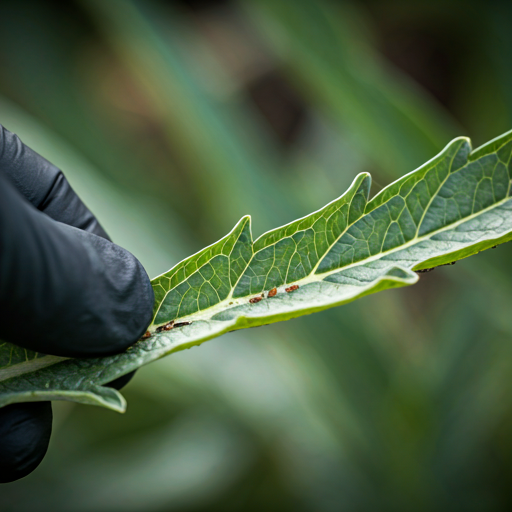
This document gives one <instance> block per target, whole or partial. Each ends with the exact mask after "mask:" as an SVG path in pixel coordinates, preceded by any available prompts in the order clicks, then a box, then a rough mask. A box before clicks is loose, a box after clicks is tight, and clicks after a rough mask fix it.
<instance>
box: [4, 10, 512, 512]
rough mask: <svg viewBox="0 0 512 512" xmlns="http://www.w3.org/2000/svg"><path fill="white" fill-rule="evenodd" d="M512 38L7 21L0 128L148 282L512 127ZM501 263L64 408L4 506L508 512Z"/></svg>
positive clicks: (434, 15) (91, 16) (510, 297)
mask: <svg viewBox="0 0 512 512" xmlns="http://www.w3.org/2000/svg"><path fill="white" fill-rule="evenodd" d="M511 24H512V6H510V5H507V4H505V3H504V2H485V3H484V2H483V1H481V2H468V1H465V2H462V1H456V0H452V1H449V2H443V3H440V2H439V3H438V2H427V1H418V2H404V1H398V0H387V1H385V2H378V1H375V0H366V1H359V2H356V1H352V2H349V1H347V2H341V1H338V2H334V1H331V2H329V1H328V0H323V1H319V0H296V1H293V2H289V1H286V0H261V1H260V0H254V1H251V0H245V1H244V0H240V1H239V2H237V1H234V0H233V1H231V2H213V1H212V2H200V1H198V0H195V1H193V0H188V1H182V2H171V1H168V2H164V1H157V0H155V1H149V0H148V1H139V2H136V1H131V0H109V1H108V2H107V1H101V0H80V1H78V0H73V1H68V2H63V1H57V0H48V1H45V2H41V1H37V0H16V1H15V2H14V1H4V2H1V3H0V122H2V123H3V124H4V125H5V126H6V127H7V128H9V129H11V130H12V131H15V132H17V133H18V134H19V135H20V136H21V137H22V138H23V140H24V141H25V142H26V143H28V144H29V145H31V146H32V147H34V148H35V149H36V150H38V151H39V152H40V153H42V154H43V155H44V156H46V157H47V158H48V159H50V160H51V161H53V162H55V163H56V164H57V165H59V166H61V167H62V168H63V169H64V171H65V172H66V174H67V176H68V177H69V179H70V181H71V183H72V184H73V185H74V187H75V188H76V190H77V191H78V192H79V194H80V195H81V196H82V197H83V198H84V199H85V201H86V203H87V204H88V205H89V206H90V207H91V208H92V209H93V211H94V212H95V213H96V214H97V215H98V217H99V218H100V220H101V221H102V223H103V224H104V225H105V227H106V228H107V230H108V231H109V233H110V234H111V236H112V237H113V238H114V239H115V240H116V241H117V242H118V243H119V244H121V245H123V246H125V247H126V248H128V249H129V250H130V251H132V252H133V253H134V254H135V255H136V256H138V257H139V259H140V260H141V261H142V262H143V264H144V265H145V267H146V269H147V270H148V273H149V274H150V275H151V276H154V275H156V274H158V273H161V272H163V271H165V270H167V269H168V268H169V267H171V266H172V265H173V264H174V263H175V262H176V261H178V260H179V259H181V258H183V257H186V256H188V255H189V254H191V253H193V252H195V251H196V250H199V249H201V248H202V247H204V246H205V245H207V244H210V243H212V242H214V241H215V240H217V239H218V238H220V237H221V236H222V235H224V234H225V233H226V232H228V230H229V229H231V227H232V226H233V224H234V223H235V222H236V221H237V220H238V219H239V218H240V217H241V216H242V215H243V214H247V213H249V214H252V215H253V220H254V229H255V235H259V234H260V233H261V232H263V231H264V230H266V229H269V228H273V227H276V226H278V225H279V224H282V223H284V222H288V221H290V220H292V219H295V218H297V217H298V216H301V215H304V214H307V213H309V212H311V211H313V210H314V209H317V208H319V207H321V206H322V205H324V204H325V203H327V202H328V201H330V200H332V199H334V198H335V197H337V196H338V195H339V194H340V193H341V192H343V191H344V190H345V189H346V187H347V185H348V184H349V183H350V182H351V181H352V179H353V177H354V176H355V175H356V174H357V173H358V172H360V171H370V172H372V174H373V176H374V178H375V180H376V182H377V183H380V184H381V185H384V184H386V183H388V182H389V181H390V180H391V179H393V178H396V177H398V176H400V175H402V174H403V173H405V172H408V171H410V170H412V169H413V168H414V167H415V166H417V165H420V164H421V163H423V162H424V161H425V160H427V159H429V158H430V157H432V156H433V155H434V154H435V153H436V152H437V151H439V150H440V149H441V148H442V147H443V146H444V145H445V144H446V143H447V142H448V141H449V140H450V138H452V137H453V136H457V135H468V136H470V137H472V138H473V142H474V144H475V146H476V145H479V144H481V143H483V142H485V141H487V140H489V139H491V138H493V137H494V136H497V135H499V134H500V133H502V132H504V131H506V130H508V129H510V128H511V126H512V67H511V65H510V63H511V62H512V35H511V32H510V26H511ZM377 189H378V186H377V188H376V190H377ZM511 257H512V247H511V246H510V244H507V245H505V246H502V247H500V248H499V249H497V250H496V251H487V252H486V253H484V254H482V255H479V256H476V257H473V258H471V259H469V260H466V261H463V262H460V263H458V264H457V265H456V266H455V267H449V268H447V269H438V270H436V271H435V272H433V273H430V274H426V275H424V276H422V281H421V283H419V284H418V285H416V286H415V287H413V288H411V289H399V290H393V291H388V292H386V293H385V294H379V295H378V296H374V297H368V298H365V299H363V300H361V301H359V302H357V303H354V304H350V305H347V306H344V307H341V308H337V309H335V310H333V311H327V312H323V313H320V314H316V315H313V316H311V317H308V318H302V319H297V320H294V321H291V322H287V323H284V324H277V325H274V326H269V327H265V328H262V329H255V330H252V331H249V332H243V333H233V334H230V335H229V336H225V337H224V338H222V339H220V340H215V341H213V342H211V343H209V344H206V345H204V346H202V347H201V348H199V349H197V348H196V349H194V350H191V351H187V352H182V353H178V354H176V355H173V356H172V357H169V358H167V359H164V360H161V361H159V362H157V363H154V364H152V365H150V366H148V367H146V368H143V369H141V370H140V371H139V372H138V374H137V376H136V378H135V379H134V380H133V381H132V383H130V384H129V386H128V387H127V388H126V391H125V394H126V397H127V399H128V402H129V404H130V407H129V410H128V412H127V413H126V414H125V415H124V416H122V415H116V414H115V413H112V412H109V411H106V410H101V409H99V408H93V407H84V406H75V405H73V404H68V403H57V404H55V407H54V410H55V428H54V435H53V438H52V442H51V445H50V450H49V453H48V456H47V457H46V459H45V460H44V462H43V463H42V465H41V466H40V467H39V469H38V470H37V471H36V472H35V473H34V474H32V475H30V476H29V477H27V478H25V479H23V480H22V481H19V482H16V483H13V484H8V485H4V486H2V488H1V489H0V509H1V510H2V512H8V511H16V512H18V511H20V512H21V511H33V510H37V511H46V510H48V511H52V512H58V511H63V512H75V511H76V512H79V511H84V512H87V511H91V510H101V511H123V512H126V511H128V512H130V511H134V512H137V511H142V510H144V511H147V512H150V511H155V512H164V511H171V510H189V511H197V512H199V511H205V512H206V511H238V510H245V511H252V510H255V511H256V510H262V509H264V510H270V511H272V510H276V511H287V510H290V511H291V510H293V511H301V510H304V511H315V512H317V511H320V512H323V511H339V510H347V511H362V510H389V511H400V510H403V511H409V510H418V511H421V510H425V511H430V510H448V509H449V510H464V511H471V510H475V511H480V510H486V511H494V510H507V509H508V508H509V507H510V506H511V505H512V503H510V501H511V494H510V492H509V486H510V484H511V478H512V435H511V428H512V391H511V390H512V386H511V384H512V371H511V370H512V368H511V367H512V343H511V341H512V318H511V315H510V311H511V310H512V294H511V290H512V277H511V272H510V261H511Z"/></svg>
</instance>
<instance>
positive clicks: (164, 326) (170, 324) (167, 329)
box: [156, 320, 174, 332]
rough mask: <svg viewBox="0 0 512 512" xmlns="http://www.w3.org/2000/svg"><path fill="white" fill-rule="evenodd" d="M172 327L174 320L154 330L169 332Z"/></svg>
mask: <svg viewBox="0 0 512 512" xmlns="http://www.w3.org/2000/svg"><path fill="white" fill-rule="evenodd" d="M173 327H174V320H171V321H170V322H167V323H166V324H165V325H161V326H160V327H157V328H156V332H162V331H170V330H171V329H172V328H173Z"/></svg>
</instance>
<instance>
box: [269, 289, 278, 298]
mask: <svg viewBox="0 0 512 512" xmlns="http://www.w3.org/2000/svg"><path fill="white" fill-rule="evenodd" d="M276 294H277V288H272V290H270V291H269V292H268V296H269V297H274V296H275V295H276Z"/></svg>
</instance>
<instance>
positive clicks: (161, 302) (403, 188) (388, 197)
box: [0, 131, 512, 412]
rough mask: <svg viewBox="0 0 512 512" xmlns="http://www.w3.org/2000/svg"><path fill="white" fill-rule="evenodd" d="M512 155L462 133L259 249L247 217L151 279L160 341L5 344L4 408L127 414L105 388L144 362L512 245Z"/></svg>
mask: <svg viewBox="0 0 512 512" xmlns="http://www.w3.org/2000/svg"><path fill="white" fill-rule="evenodd" d="M511 154H512V131H511V132H507V133H506V134H504V135H502V136H500V137H498V138H496V139H494V140H493V141H491V142H489V143H487V144H486V145H484V146H482V147H481V148H479V149H477V150H475V151H473V152H472V151H471V143H470V141H469V139H467V138H464V137H460V138H457V139H455V140H453V141H452V142H451V143H450V144H449V145H448V146H447V147H446V148H445V149H444V150H443V151H442V152H441V153H440V154H439V155H438V156H436V157H435V158H433V159H432V160H430V161H429V162H427V163H426V164H424V165H423V166H421V167H420V168H418V169H416V170H415V171H413V172H411V173H409V174H407V175H405V176H404V177H402V178H401V179H399V180H397V181H396V182H394V183H392V184H391V185H389V186H388V187H386V188H385V189H383V190H382V191H381V192H380V193H379V194H377V195H376V196H375V197H374V198H373V199H371V200H368V196H369V191H370V182H371V178H370V176H369V175H368V174H364V173H363V174H360V175H358V176H357V177H356V178H355V180H354V181H353V183H352V185H351V187H350V188H349V190H348V191H347V192H346V193H345V194H344V195H342V196H341V197H340V198H338V199H336V200H335V201H333V202H331V203H329V204H328V205H327V206H325V207H324V208H322V209H321V210H318V211H317V212H315V213H312V214H311V215H308V216H307V217H303V218H302V219H299V220H297V221H295V222H292V223H290V224H287V225H286V226H283V227H281V228H278V229H275V230H273V231H270V232H268V233H265V234H264V235H262V236H261V237H259V238H258V239H257V240H256V241H254V242H253V240H252V234H251V221H250V217H244V218H242V219H241V220H240V222H238V224H237V225H236V226H235V227H234V228H233V230H232V231H231V232H230V233H229V234H228V235H226V236H225V237H224V238H222V239H221V240H219V241H218V242H216V243H215V244H213V245H210V246H209V247H207V248H206V249H203V250H202V251H200V252H198V253H196V254H194V255H193V256H191V257H189V258H187V259H185V260H184V261H182V262H181V263H178V264H177V265H176V266H175V267H174V268H172V269H171V270H169V271H168V272H166V273H165V274H162V275H161V276H158V277H156V278H155V279H153V281H152V284H153V288H154V291H155V298H156V300H155V307H154V316H153V322H152V324H151V326H150V327H149V331H150V333H151V336H150V337H149V338H146V339H142V340H140V341H138V342H137V343H136V344H135V345H133V346H132V347H130V348H129V349H128V350H127V351H126V352H124V353H122V354H118V355H115V356H109V357H102V358H94V359H67V358H62V357H56V356H49V355H44V354H38V353H35V352H31V351H29V350H25V349H22V348H19V347H17V346H15V345H12V344H10V343H2V342H0V407H1V406H4V405H7V404H10V403H15V402H24V401H38V400H71V401H75V402H81V403H87V404H95V405H101V406H103V407H107V408H110V409H113V410H116V411H120V412H123V411H124V410H125V408H126V403H125V400H124V398H123V397H122V395H121V394H120V393H119V392H118V391H116V390H114V389H111V388H108V387H105V386H104V384H106V383H108V382H110V381H112V380H114V379H116V378H118V377H120V376H122V375H125V374H126V373H129V372H131V371H133V370H135V369H137V368H139V367H140V366H142V365H144V364H147V363H149V362H151V361H154V360H156V359H159V358H160V357H163V356H165V355H167V354H170V353H172V352H176V351H179V350H183V349H185V348H189V347H191V346H194V345H199V344H201V343H203V342H204V341H207V340H209V339H212V338H215V337H217V336H220V335H222V334H224V333H226V332H229V331H233V330H237V329H244V328H247V327H256V326H259V325H264V324H269V323H273V322H279V321H282V320H288V319H290V318H295V317H298V316H301V315H306V314H309V313H314V312H317V311H322V310H324V309H327V308H330V307H333V306H338V305H340V304H345V303H347V302H350V301H353V300H355V299H357V298H359V297H363V296H364V295H368V294H370V293H374V292H377V291H380V290H385V289H388V288H395V287H399V286H406V285H410V284H414V283H415V282H416V281H418V274H417V273H416V272H415V271H418V270H422V269H427V268H431V267H435V266H438V265H444V264H448V263H452V262H454V261H456V260H459V259H462V258H465V257H467V256H470V255H472V254H475V253H477V252H480V251H482V250H485V249H488V248H489V247H493V246H495V245H498V244H500V243H503V242H507V241H509V240H510V239H511V238H512V198H511V178H512V166H511V163H510V162H511ZM297 286H298V288H296V287H297ZM274 288H275V289H276V290H274ZM290 288H294V289H292V290H290ZM286 289H288V291H286ZM271 290H272V291H271ZM269 291H271V293H270V296H269ZM173 322H174V324H173ZM179 324H183V325H181V326H180V325H179ZM165 325H168V326H169V327H172V328H170V329H169V330H162V328H163V326H165Z"/></svg>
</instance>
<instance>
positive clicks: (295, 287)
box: [284, 284, 299, 293]
mask: <svg viewBox="0 0 512 512" xmlns="http://www.w3.org/2000/svg"><path fill="white" fill-rule="evenodd" d="M298 289H299V285H298V284H293V285H292V286H289V287H288V288H285V289H284V291H285V292H286V293H290V292H294V291H295V290H298Z"/></svg>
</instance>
